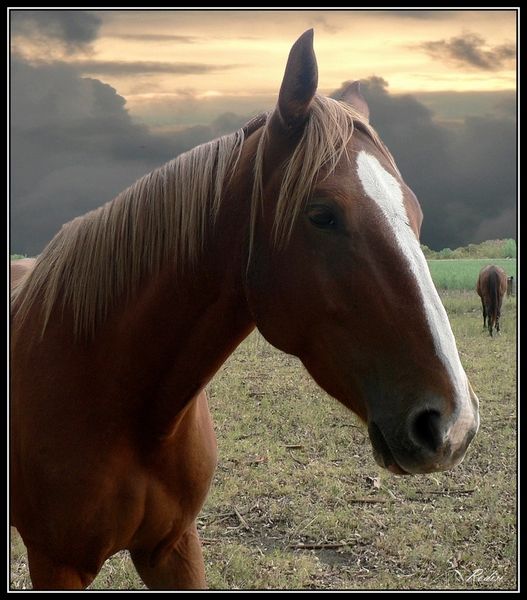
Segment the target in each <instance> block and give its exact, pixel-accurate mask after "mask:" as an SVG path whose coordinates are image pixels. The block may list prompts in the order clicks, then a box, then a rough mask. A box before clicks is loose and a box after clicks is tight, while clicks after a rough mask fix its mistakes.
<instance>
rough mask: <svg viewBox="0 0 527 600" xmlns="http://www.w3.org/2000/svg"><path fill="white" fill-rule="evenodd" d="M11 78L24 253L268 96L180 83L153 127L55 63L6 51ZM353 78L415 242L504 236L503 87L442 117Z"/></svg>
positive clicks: (512, 161)
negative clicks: (388, 160)
mask: <svg viewBox="0 0 527 600" xmlns="http://www.w3.org/2000/svg"><path fill="white" fill-rule="evenodd" d="M11 79H12V82H11V93H12V98H13V99H14V101H13V102H12V116H11V188H10V190H11V249H12V251H14V252H20V253H26V254H30V255H34V254H36V253H38V252H40V251H41V250H42V249H43V247H44V246H45V245H46V243H47V242H48V241H49V240H50V239H51V238H52V236H53V235H54V234H55V233H56V232H57V231H58V229H60V226H61V225H62V224H63V223H65V222H67V221H69V220H70V219H72V218H73V217H75V216H77V215H80V214H83V213H85V212H87V211H89V210H91V209H93V208H96V207H97V206H100V205H101V204H103V203H105V202H107V201H108V200H111V199H112V198H113V197H115V196H116V195H117V194H118V193H119V192H120V191H121V190H123V189H124V188H126V187H127V186H128V185H131V184H132V183H133V182H134V181H135V180H136V179H138V178H139V177H141V176H142V175H143V174H145V173H148V172H149V171H151V170H153V169H154V168H156V167H157V166H160V165H161V164H163V163H164V162H166V161H167V160H170V159H171V158H173V157H175V156H177V155H178V154H180V153H181V152H184V151H185V150H188V149H190V148H192V147H194V146H196V145H198V144H200V143H203V142H206V141H208V140H210V139H213V138H215V137H218V136H220V135H223V134H225V133H229V132H231V131H234V130H235V129H237V128H238V127H240V126H241V125H242V124H243V123H244V122H246V121H247V120H248V118H249V117H251V116H253V115H254V114H255V111H256V109H257V108H258V109H262V110H265V109H269V108H271V107H272V103H273V98H272V97H271V96H269V97H267V96H265V97H263V96H262V97H260V98H258V99H257V100H255V99H254V98H252V99H251V98H250V95H249V94H248V95H247V96H242V97H240V98H224V97H210V98H206V99H203V100H200V99H198V98H197V97H194V98H193V99H192V94H191V92H190V91H189V93H188V94H187V95H188V98H182V99H180V100H179V101H176V100H174V99H171V100H170V101H168V100H167V101H166V103H165V104H160V105H159V106H157V105H156V114H158V118H159V119H160V121H159V123H158V125H159V127H165V126H169V125H172V130H171V131H170V132H168V131H167V132H163V131H160V130H154V129H153V128H152V126H146V125H141V124H139V123H138V122H136V121H134V119H132V117H131V116H130V114H129V112H128V111H127V103H126V101H125V99H124V98H123V97H122V96H120V95H119V94H118V93H117V91H116V90H115V89H114V88H113V87H111V86H110V85H106V84H104V83H102V82H101V81H99V80H98V79H95V78H83V77H81V76H80V75H79V73H78V71H77V70H76V68H74V67H72V66H69V65H67V64H64V63H48V64H39V65H38V66H36V65H32V64H29V63H28V62H25V61H23V60H21V59H20V58H17V57H15V58H13V61H12V66H11ZM362 89H363V93H364V95H365V97H366V98H367V100H368V103H369V105H370V109H371V119H372V124H373V125H374V126H375V127H376V129H377V130H378V132H379V134H380V135H381V137H382V138H383V140H384V141H385V143H386V144H387V146H388V147H389V148H390V150H391V151H392V153H393V154H394V156H395V159H396V161H397V164H398V166H399V168H400V170H401V172H402V174H403V176H404V178H405V180H406V182H407V183H408V185H410V187H411V188H412V189H413V190H414V192H415V193H416V195H417V197H418V198H419V201H420V203H421V206H422V208H423V212H424V223H423V230H422V241H423V243H425V244H427V245H428V246H430V247H432V248H434V249H441V248H443V247H446V246H448V247H451V248H454V247H457V246H460V245H465V244H467V243H469V242H479V241H482V240H484V239H487V238H494V237H515V232H516V225H515V209H516V189H515V185H516V122H515V112H513V111H512V107H511V104H510V102H509V101H510V97H508V98H505V100H507V102H505V104H504V106H503V107H502V108H501V109H500V110H497V111H495V112H494V113H493V112H492V111H491V110H490V108H491V107H492V101H491V100H490V99H489V98H487V99H486V101H485V102H486V103H485V105H484V106H485V107H490V108H489V111H488V114H487V115H485V116H470V117H464V118H458V119H457V122H456V126H455V127H452V126H450V125H448V124H447V123H444V122H438V121H437V120H436V119H435V115H434V113H433V112H432V110H431V109H430V108H427V106H425V105H424V104H423V102H421V101H419V100H418V99H417V98H415V97H414V96H412V95H403V96H396V95H392V94H391V93H390V92H389V88H388V84H387V82H386V81H385V80H384V79H382V78H380V77H371V78H369V79H367V80H365V81H363V86H362ZM501 100H504V98H500V101H501ZM447 101H448V98H446V97H445V102H447ZM251 102H252V104H251ZM438 102H439V100H438V101H437V102H436V104H437V103H438ZM256 103H258V106H256ZM158 109H159V110H158ZM459 110H462V105H460V107H459ZM185 111H187V112H185ZM188 111H194V113H196V114H198V113H199V114H201V113H203V114H206V115H207V116H206V117H202V123H205V124H201V125H192V126H185V123H186V122H187V123H191V122H194V123H195V122H196V121H191V120H190V112H188ZM174 124H177V125H178V126H179V129H177V130H175V129H174V127H173V126H174Z"/></svg>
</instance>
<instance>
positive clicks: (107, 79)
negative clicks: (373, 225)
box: [9, 10, 517, 255]
mask: <svg viewBox="0 0 527 600" xmlns="http://www.w3.org/2000/svg"><path fill="white" fill-rule="evenodd" d="M9 16H10V32H11V63H10V83H11V118H10V124H11V186H10V192H11V250H12V251H13V252H19V253H25V254H30V255H32V254H36V253H38V252H40V251H41V250H42V248H43V247H44V246H45V244H46V243H47V242H48V241H49V240H50V239H51V237H52V236H53V235H54V233H55V232H56V231H57V230H58V229H60V227H61V225H62V224H63V223H65V222H67V221H69V220H70V219H72V218H73V217H75V216H77V215H79V214H83V213H85V212H87V211H88V210H91V209H93V208H95V207H97V206H99V205H101V204H103V203H104V202H106V201H108V200H110V199H111V198H113V197H114V196H115V195H116V194H117V193H118V192H119V191H121V190H122V189H124V188H125V187H127V186H128V185H130V184H132V183H133V182H134V181H135V180H136V179H137V178H139V177H140V176H142V175H143V174H145V173H147V172H149V171H151V170H152V169H154V168H155V167H157V166H160V165H161V164H163V163H164V162H166V161H167V160H169V159H171V158H173V157H174V156H176V155H177V154H179V153H180V152H182V151H185V150H187V149H189V148H192V147H194V146H196V145H197V144H200V143H203V142H205V141H208V140H210V139H212V138H214V137H217V136H219V135H223V134H226V133H230V132H232V131H234V130H235V129H236V128H238V127H239V126H241V125H242V124H243V123H244V122H246V121H247V120H248V119H249V118H251V117H252V116H254V115H256V114H258V113H260V112H262V111H264V110H269V109H272V108H273V106H274V105H275V103H276V99H277V93H278V90H279V87H280V83H281V80H282V76H283V71H284V67H285V62H286V60H287V55H288V52H289V50H290V47H291V45H292V44H293V43H294V41H295V40H296V39H297V37H298V36H299V35H300V34H301V33H302V32H303V31H305V30H306V29H308V28H310V27H313V28H314V30H315V52H316V56H317V61H318V67H319V93H322V94H325V95H331V94H332V93H335V91H337V90H338V89H339V88H340V87H341V86H342V85H343V83H344V82H346V81H352V80H357V79H359V80H361V82H362V89H363V93H364V95H365V97H366V99H367V101H368V103H369V105H370V120H371V122H372V124H373V125H374V127H375V128H376V129H377V131H378V132H379V134H380V135H381V137H382V138H383V140H384V141H385V143H386V144H387V145H388V147H389V148H390V150H391V151H392V153H393V155H394V156H395V159H396V161H397V163H398V166H399V168H400V170H401V172H402V174H403V176H404V178H405V180H406V182H407V183H408V184H409V185H410V187H412V189H413V190H414V192H415V193H416V194H417V197H418V199H419V201H420V203H421V206H422V208H423V212H424V223H423V229H422V240H421V241H422V242H423V243H425V244H427V245H429V246H430V247H432V248H434V249H441V248H443V247H451V248H455V247H457V246H460V245H465V244H467V243H477V242H480V241H483V240H485V239H492V238H502V237H515V235H516V206H517V201H516V180H517V175H516V147H517V146H516V12H515V11H513V10H502V11H496V10H493V11H486V10H479V11H456V10H406V11H404V10H364V11H357V10H348V11H342V10H335V11H332V10H318V11H313V10H304V11H303V10H298V11H286V10H280V11H279V10H273V11H264V10H246V11H242V10H236V11H225V10H224V11H219V10H218V11H213V10H203V11H199V10H174V11H145V10H142V11H137V10H128V11H126V10H113V11H82V10H75V11H73V10H70V11H68V10H61V11H56V10H54V11H53V10H46V11H24V10H11V11H10V13H9Z"/></svg>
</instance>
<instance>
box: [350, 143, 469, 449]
mask: <svg viewBox="0 0 527 600" xmlns="http://www.w3.org/2000/svg"><path fill="white" fill-rule="evenodd" d="M357 172H358V175H359V179H360V181H361V183H362V187H363V188H364V191H365V192H366V194H367V195H368V196H369V197H370V198H371V199H372V200H374V201H375V203H376V204H377V206H378V207H379V208H380V209H381V211H382V213H383V215H384V216H385V217H386V221H387V223H388V225H389V226H390V227H391V229H392V231H393V235H394V238H395V240H396V242H397V245H398V247H399V250H400V251H401V253H402V255H403V256H404V258H405V260H406V262H407V264H408V266H409V268H410V271H411V273H412V274H413V276H414V278H415V284H416V287H417V289H418V290H419V293H420V295H421V300H422V305H423V310H424V313H425V315H426V320H427V322H428V326H429V328H430V332H431V334H432V337H433V340H434V347H435V351H436V353H437V355H438V357H439V359H440V360H441V362H442V363H443V365H444V366H445V368H446V370H447V372H448V373H449V375H450V378H451V381H452V383H453V385H454V388H455V390H456V396H457V398H456V402H457V403H460V404H461V406H460V409H461V410H460V414H459V416H458V419H457V421H456V423H454V424H453V426H452V428H455V429H457V431H456V432H454V431H452V430H451V431H449V432H448V433H447V435H449V436H450V437H451V441H452V443H453V444H457V443H461V441H462V439H459V438H461V437H463V438H464V435H465V433H466V431H465V425H466V423H468V422H471V421H473V419H474V416H473V412H474V411H473V409H472V407H471V405H470V397H471V396H470V392H469V389H468V379H467V376H466V374H465V371H464V370H463V367H462V366H461V362H460V360H459V354H458V351H457V347H456V342H455V340H454V335H453V333H452V329H451V328H450V323H449V321H448V317H447V314H446V311H445V308H444V306H443V304H442V303H441V300H440V299H439V295H438V293H437V290H436V288H435V286H434V283H433V281H432V277H431V276H430V271H429V270H428V265H427V264H426V259H425V257H424V254H423V253H422V251H421V247H420V245H419V241H418V239H417V238H416V236H415V234H414V232H413V230H412V229H411V227H410V223H409V220H408V215H407V213H406V208H405V206H404V202H403V191H402V189H401V186H400V184H399V182H398V181H397V179H395V177H393V176H392V175H390V173H388V171H386V170H385V169H384V168H383V166H382V165H381V163H380V162H379V161H378V160H377V159H376V158H375V157H374V156H372V155H371V154H368V153H367V152H364V151H361V152H359V154H358V157H357ZM456 434H457V435H456Z"/></svg>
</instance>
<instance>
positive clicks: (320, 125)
mask: <svg viewBox="0 0 527 600" xmlns="http://www.w3.org/2000/svg"><path fill="white" fill-rule="evenodd" d="M271 118H272V114H269V115H268V118H267V122H266V124H265V128H264V132H263V135H262V136H261V137H260V141H259V144H258V149H257V152H256V159H255V166H254V173H255V180H254V186H253V194H252V216H251V235H250V240H251V241H250V252H251V251H252V247H253V241H254V233H255V228H256V222H257V219H258V214H259V213H260V212H261V207H262V201H263V198H262V196H263V187H264V181H263V172H264V166H263V165H264V155H265V152H266V148H267V146H268V141H269V137H270V136H271V135H272V133H271ZM355 129H359V130H360V131H362V132H363V133H365V134H366V135H367V136H368V137H369V138H370V139H371V140H372V141H373V143H374V145H375V146H376V147H377V149H378V150H379V151H380V153H382V154H383V155H384V156H385V157H386V158H387V159H388V161H389V162H390V164H391V165H392V167H393V168H394V170H395V172H396V173H399V171H398V169H397V166H396V164H395V161H394V159H393V157H392V155H391V154H390V152H389V150H388V149H387V148H386V146H385V145H384V144H383V142H382V141H381V139H380V137H379V135H378V134H377V132H376V131H375V130H374V129H373V127H372V126H371V125H370V124H369V122H368V121H367V120H365V118H364V117H363V116H362V115H361V114H360V113H359V112H358V111H357V110H355V109H354V108H353V107H352V106H350V105H349V104H346V103H344V102H340V101H337V100H334V99H332V98H327V97H324V96H319V95H316V96H315V97H314V99H313V102H312V104H311V107H310V112H309V116H308V119H307V121H306V123H305V126H304V129H303V133H302V136H301V138H300V140H299V142H298V144H297V145H296V147H295V149H294V151H293V153H292V155H291V156H290V158H289V159H288V161H287V163H286V164H285V167H284V173H283V177H282V181H281V185H280V190H279V193H278V199H277V202H276V211H275V220H274V226H273V243H274V245H275V246H277V247H284V246H286V245H287V243H288V241H289V239H290V238H291V235H292V232H293V228H294V224H295V222H296V220H297V218H298V216H299V215H300V213H301V212H302V209H303V207H304V206H305V203H306V201H307V199H308V198H309V196H310V194H311V192H312V190H313V187H314V185H315V184H316V182H317V178H318V177H319V175H320V173H321V171H322V170H323V173H324V176H325V177H326V178H328V177H330V176H331V174H332V173H333V172H334V170H335V168H336V166H337V164H338V163H339V161H340V160H341V158H342V157H343V156H345V157H346V158H347V159H348V160H349V156H348V152H347V148H348V144H349V142H350V140H351V138H352V136H353V133H354V130H355Z"/></svg>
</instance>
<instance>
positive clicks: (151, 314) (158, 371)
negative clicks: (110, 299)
mask: <svg viewBox="0 0 527 600" xmlns="http://www.w3.org/2000/svg"><path fill="white" fill-rule="evenodd" d="M241 188H243V189H241ZM241 188H240V187H238V191H236V190H234V189H231V187H227V188H226V190H225V198H224V200H223V201H222V203H221V207H220V210H219V213H218V216H217V219H216V223H215V225H214V226H211V228H210V234H209V233H208V234H207V241H206V243H205V244H204V248H203V251H202V252H201V254H200V256H199V257H198V259H197V260H196V262H195V264H194V265H192V266H188V267H186V268H183V270H182V272H175V269H174V267H172V266H168V265H167V266H166V268H164V269H162V270H161V272H160V273H159V274H158V275H157V276H156V277H154V278H152V279H151V280H150V281H149V282H148V283H147V285H145V286H144V289H142V290H141V291H140V292H139V293H138V295H137V297H136V298H135V299H134V301H133V302H131V303H130V304H129V305H128V306H127V307H126V308H125V310H124V311H123V312H122V314H120V315H119V316H117V317H115V318H116V321H114V323H109V324H108V327H105V330H106V333H105V332H103V335H102V337H101V338H100V342H99V343H98V344H97V345H98V347H99V352H102V354H103V356H102V357H100V358H101V362H102V364H105V363H106V361H107V360H113V361H114V362H115V356H116V355H121V353H122V351H123V350H122V349H125V350H124V352H125V355H124V356H123V363H125V364H126V366H125V367H124V368H125V370H126V373H127V378H128V380H129V378H132V379H134V378H136V381H134V382H133V385H135V386H136V389H138V390H144V389H147V390H148V393H149V394H153V396H154V397H155V400H154V401H153V402H149V406H150V407H151V410H150V409H149V411H150V415H149V418H152V419H153V420H154V426H155V428H156V429H159V430H163V431H164V430H165V429H166V428H170V423H172V422H173V421H174V418H175V417H176V416H177V414H178V413H179V412H180V411H181V409H182V408H183V407H184V406H185V405H186V404H187V402H188V401H190V400H191V399H192V398H194V397H195V396H196V394H197V393H198V392H199V391H200V390H201V389H202V388H203V387H204V386H205V385H206V384H207V383H208V382H209V381H210V379H211V378H212V377H213V375H214V374H215V373H216V371H217V370H218V369H219V368H220V366H221V365H222V364H223V363H224V361H225V360H226V359H227V357H228V356H229V355H230V354H231V353H232V352H233V351H234V349H235V348H236V347H237V345H238V344H239V343H240V342H241V341H242V340H243V339H244V338H245V337H246V336H247V335H248V334H249V333H250V332H251V330H252V329H253V328H254V322H253V319H252V316H251V315H250V312H249V308H248V304H247V300H246V297H245V285H244V280H245V271H246V261H247V251H248V243H247V240H248V227H249V211H250V206H249V203H248V202H247V201H246V200H245V198H244V196H243V194H245V193H246V190H245V186H244V185H242V186H241Z"/></svg>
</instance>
